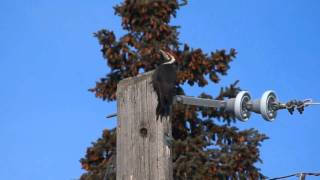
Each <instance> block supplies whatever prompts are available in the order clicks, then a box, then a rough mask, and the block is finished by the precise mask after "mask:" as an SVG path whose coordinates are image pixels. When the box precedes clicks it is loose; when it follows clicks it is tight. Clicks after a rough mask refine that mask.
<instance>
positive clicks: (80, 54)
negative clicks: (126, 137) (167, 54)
mask: <svg viewBox="0 0 320 180" xmlns="http://www.w3.org/2000/svg"><path fill="white" fill-rule="evenodd" d="M118 2H120V1H119V0H117V1H112V2H111V1H108V0H95V1H90V2H89V1H76V0H69V1H62V0H56V1H52V0H51V1H49V0H42V1H40V0H25V1H18V0H1V1H0V32H1V33H0V39H1V42H0V82H1V90H0V92H1V93H0V102H1V104H0V142H1V148H0V179H8V180H11V179H13V180H16V179H27V180H29V179H30V180H56V179H59V180H60V179H61V180H64V179H66V180H71V179H75V178H78V177H79V176H80V175H81V173H82V172H83V171H82V170H81V168H80V164H79V159H80V158H81V157H82V156H83V155H84V154H85V150H86V148H87V147H88V146H89V145H90V143H91V142H92V141H95V140H96V139H97V138H98V137H100V135H101V132H102V130H103V129H104V128H112V127H114V126H115V123H116V122H115V121H116V120H115V119H113V120H107V119H105V118H104V117H105V115H107V114H110V113H113V112H115V111H116V109H115V103H114V102H112V103H107V102H103V101H101V100H98V99H96V98H95V97H94V95H93V94H92V93H90V92H88V91H87V89H88V88H91V87H93V86H94V84H95V81H96V80H98V79H99V78H100V77H102V76H104V75H105V74H106V73H107V72H108V68H107V67H106V63H105V61H104V60H103V58H102V56H101V53H100V47H99V44H98V42H97V40H96V39H95V38H94V37H93V32H96V31H98V30H100V29H102V28H107V29H110V30H113V31H115V33H116V34H117V35H118V37H119V36H120V35H121V34H123V31H122V30H121V27H120V24H121V22H120V18H119V17H116V16H114V12H113V9H112V7H113V6H114V5H115V4H117V3H118ZM319 6H320V2H319V1H317V0H305V1H298V0H290V1H289V0H282V1H279V0H268V1H267V0H262V1H255V0H247V1H232V0H224V1H222V0H220V1H217V0H214V1H209V0H203V1H190V3H189V5H188V6H185V7H183V8H182V9H181V10H180V11H179V12H178V17H177V19H175V20H173V21H172V24H176V25H181V27H182V28H181V29H180V33H181V34H180V40H181V41H182V42H187V43H189V44H190V45H191V47H194V48H202V49H204V50H205V51H206V52H210V51H211V50H216V49H221V48H226V49H229V48H236V49H237V51H238V52H239V54H238V57H237V59H236V60H235V61H234V62H233V63H232V64H231V69H230V71H229V74H228V76H226V77H223V78H222V81H221V84H220V85H222V86H226V85H229V84H230V83H232V82H234V81H235V80H237V79H239V80H240V86H241V87H242V88H243V89H246V90H249V91H250V92H251V94H252V96H253V97H254V98H259V97H260V96H261V94H262V93H263V92H264V91H265V90H268V89H273V90H275V91H276V92H277V94H278V96H279V98H280V100H282V101H287V100H289V99H292V98H300V99H304V98H309V97H312V98H314V99H316V100H319V101H320V85H319V78H318V77H319V72H320V70H319V68H320V61H319V57H320V45H319V42H320V36H319V33H320V23H319V18H320V11H319V10H318V9H319ZM219 88H220V86H217V85H214V84H210V86H208V87H206V88H204V89H199V88H197V87H191V88H188V90H187V92H188V93H189V95H197V94H198V92H199V90H201V91H205V92H212V94H216V93H217V92H218V90H219ZM319 112H320V106H318V107H310V108H307V109H306V110H305V113H304V114H303V115H299V114H297V113H296V114H295V115H289V113H287V112H285V111H283V112H279V114H278V117H277V119H276V120H275V121H274V122H272V123H270V122H266V121H264V120H263V119H262V118H261V117H260V116H258V115H253V116H252V118H251V119H250V120H249V121H248V122H246V123H243V122H238V123H236V124H235V125H236V126H238V127H240V128H241V129H244V128H257V129H259V130H260V131H261V132H263V133H266V134H267V135H268V136H269V137H270V138H271V139H269V140H267V141H265V142H264V143H263V144H262V147H261V158H262V159H263V161H264V163H263V164H259V165H258V166H259V167H261V169H262V172H263V173H264V174H266V175H268V176H269V177H277V176H282V175H288V174H291V173H295V172H299V171H310V172H316V171H317V172H319V171H320V156H319V153H318V151H319V148H320V141H319V139H318V138H319V126H320V121H319V119H318V115H319ZM292 179H296V178H292ZM309 179H316V178H311V177H310V178H309Z"/></svg>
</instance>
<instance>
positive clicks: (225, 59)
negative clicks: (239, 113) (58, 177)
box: [80, 0, 267, 180]
mask: <svg viewBox="0 0 320 180" xmlns="http://www.w3.org/2000/svg"><path fill="white" fill-rule="evenodd" d="M186 4H187V1H186V0H182V1H179V0H161V1H160V0H158V1H156V0H125V1H124V2H123V3H121V4H120V5H117V6H115V7H114V10H115V14H116V15H118V16H120V17H121V18H122V27H123V29H124V30H126V31H127V34H125V35H123V36H122V37H121V38H116V35H115V34H114V32H112V31H109V30H105V29H103V30H100V31H98V32H97V33H95V37H96V38H97V39H98V40H99V43H100V45H101V46H102V49H101V52H102V54H103V57H104V58H105V59H106V61H107V64H108V66H109V68H110V72H109V73H108V74H107V75H106V77H103V78H101V79H100V81H99V82H97V83H96V86H95V87H94V88H92V89H90V91H92V92H93V93H95V95H96V97H98V98H102V99H103V100H107V101H113V100H116V89H117V83H118V82H119V81H120V80H122V79H124V78H128V77H132V76H136V75H137V74H138V73H139V72H147V71H150V70H153V69H155V68H156V67H157V66H158V65H159V64H160V63H161V55H160V54H159V49H163V50H167V51H171V52H172V53H174V54H175V55H176V57H177V61H176V65H177V67H178V71H177V90H178V91H177V92H178V94H184V91H183V88H182V87H181V85H182V84H184V83H188V84H189V85H190V86H193V85H194V84H197V85H198V86H200V87H204V86H206V85H208V81H209V80H210V81H212V82H214V83H218V82H219V79H220V77H221V76H223V75H226V74H227V70H228V69H229V63H230V62H231V61H232V60H233V59H234V58H235V56H236V50H235V49H230V50H228V51H226V50H216V51H215V52H211V53H209V54H207V53H204V52H203V51H202V50H201V49H198V48H190V47H189V46H188V45H187V44H181V43H180V42H179V41H178V34H179V33H178V28H179V27H178V26H173V25H170V24H169V23H170V19H171V18H174V17H175V16H176V12H177V10H178V9H179V8H180V7H181V6H184V5H186ZM239 91H240V88H239V87H238V86H237V81H236V82H235V83H234V84H231V85H230V86H229V87H225V88H221V91H220V93H219V94H218V95H217V96H215V97H213V96H211V95H209V94H205V93H202V94H200V95H199V97H202V98H210V99H218V100H223V99H227V98H232V97H235V96H236V94H237V93H238V92H239ZM233 123H235V118H234V115H232V114H230V113H226V112H223V111H221V110H219V109H216V108H206V107H194V106H190V107H186V106H176V107H175V108H174V111H173V115H172V133H173V138H174V141H173V147H172V148H173V149H172V150H173V167H174V169H173V172H174V179H263V178H264V176H263V174H261V172H260V169H258V168H257V167H256V166H255V165H256V163H257V162H258V161H261V160H260V158H259V155H260V154H259V146H260V143H261V142H262V141H263V140H265V139H267V137H266V136H265V135H264V134H260V133H259V132H258V131H257V130H255V129H248V130H242V131H240V130H239V129H237V128H236V127H234V126H233V125H232V124H233ZM221 124H223V125H221ZM115 156H116V131H115V129H112V130H107V129H106V130H104V131H103V135H102V137H101V138H99V139H98V140H97V141H96V142H94V143H93V144H92V146H91V147H89V148H88V149H87V153H86V155H85V157H84V158H82V159H81V160H80V161H81V164H82V168H83V169H85V170H86V173H84V174H83V175H82V176H81V179H82V180H94V179H115V173H116V169H115V167H116V165H115V163H116V162H115Z"/></svg>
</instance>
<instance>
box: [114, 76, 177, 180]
mask: <svg viewBox="0 0 320 180" xmlns="http://www.w3.org/2000/svg"><path fill="white" fill-rule="evenodd" d="M152 73H153V71H151V72H148V73H144V74H141V75H138V76H137V77H132V78H127V79H124V80H122V81H120V82H119V84H118V87H117V103H118V104H117V108H118V112H117V114H118V124H117V180H172V179H173V173H172V158H171V147H170V143H169V142H168V139H171V137H172V135H171V122H170V119H169V118H167V119H165V118H162V119H158V120H157V119H156V107H157V104H158V102H157V95H156V93H155V92H154V90H153V87H152V84H151V76H152Z"/></svg>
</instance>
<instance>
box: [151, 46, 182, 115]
mask: <svg viewBox="0 0 320 180" xmlns="http://www.w3.org/2000/svg"><path fill="white" fill-rule="evenodd" d="M160 52H161V54H162V56H163V58H164V59H165V60H166V61H167V62H165V63H163V64H161V65H160V66H159V67H158V68H157V69H156V70H155V72H154V74H153V75H152V85H153V88H154V90H155V91H156V93H157V96H158V105H157V109H156V115H157V119H158V117H159V116H161V117H164V116H168V115H169V114H170V109H171V105H172V102H173V98H174V96H175V94H176V88H175V86H176V79H177V75H176V66H175V64H174V62H175V60H176V59H175V58H174V56H173V55H172V54H170V53H168V52H165V51H162V50H160Z"/></svg>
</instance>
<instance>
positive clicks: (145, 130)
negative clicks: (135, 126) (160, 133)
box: [140, 127, 148, 138]
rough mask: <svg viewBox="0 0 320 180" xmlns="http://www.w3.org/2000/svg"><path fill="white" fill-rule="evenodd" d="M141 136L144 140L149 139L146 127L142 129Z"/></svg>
mask: <svg viewBox="0 0 320 180" xmlns="http://www.w3.org/2000/svg"><path fill="white" fill-rule="evenodd" d="M140 135H141V136H142V137H143V138H145V137H147V135H148V129H147V128H145V127H143V128H140Z"/></svg>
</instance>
